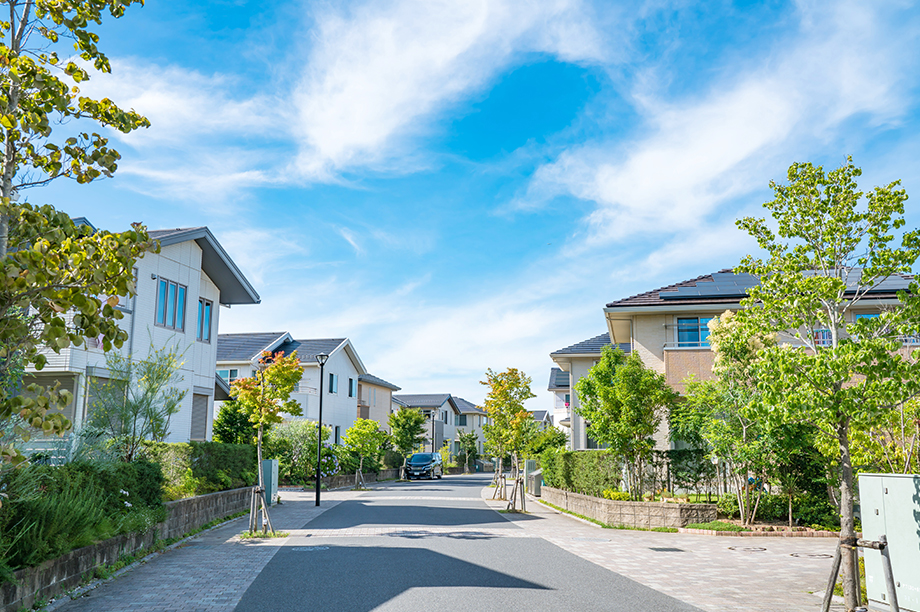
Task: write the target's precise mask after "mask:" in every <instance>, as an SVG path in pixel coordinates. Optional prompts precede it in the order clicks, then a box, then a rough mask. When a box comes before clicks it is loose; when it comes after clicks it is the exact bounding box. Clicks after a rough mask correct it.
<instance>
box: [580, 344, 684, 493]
mask: <svg viewBox="0 0 920 612" xmlns="http://www.w3.org/2000/svg"><path fill="white" fill-rule="evenodd" d="M575 392H576V393H578V399H579V401H580V403H581V405H580V406H579V407H578V409H577V410H576V412H578V414H580V415H581V416H582V417H583V418H584V419H585V421H586V422H587V423H588V432H589V433H590V434H591V437H593V438H594V439H595V440H597V441H598V442H600V443H602V444H606V445H607V446H608V447H609V448H610V449H611V450H612V451H613V452H615V453H616V454H617V455H619V456H620V457H622V459H623V461H624V462H625V463H626V465H627V467H628V477H629V492H630V495H631V496H632V498H633V499H635V500H638V499H641V498H642V493H643V490H642V488H643V475H644V468H645V465H646V464H647V463H648V461H649V458H650V457H651V454H652V450H653V449H654V448H655V441H654V439H653V438H652V436H653V435H654V434H655V431H657V429H658V425H659V424H660V423H661V419H662V417H663V416H664V415H665V414H667V413H668V411H669V409H670V407H671V406H672V405H673V403H674V401H675V399H676V398H677V394H676V393H675V392H674V391H673V390H672V389H671V388H670V387H669V386H668V384H667V383H666V382H665V379H664V376H663V375H662V374H659V373H658V372H655V371H654V370H652V369H650V368H647V367H646V366H645V364H644V363H642V359H640V357H639V355H638V353H632V354H631V355H629V357H626V356H625V355H624V354H623V352H622V351H621V350H619V349H613V348H611V347H610V346H605V347H604V348H603V350H602V352H601V359H600V361H598V363H597V365H595V366H594V367H592V368H591V369H590V370H588V375H587V376H584V377H582V378H581V379H579V381H578V382H577V383H576V385H575Z"/></svg>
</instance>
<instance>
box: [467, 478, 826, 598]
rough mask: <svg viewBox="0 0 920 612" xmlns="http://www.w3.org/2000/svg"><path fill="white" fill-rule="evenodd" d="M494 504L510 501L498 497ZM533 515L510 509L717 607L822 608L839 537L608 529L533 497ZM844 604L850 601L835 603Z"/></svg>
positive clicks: (623, 571) (577, 547)
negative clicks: (773, 536) (820, 594)
mask: <svg viewBox="0 0 920 612" xmlns="http://www.w3.org/2000/svg"><path fill="white" fill-rule="evenodd" d="M493 492H494V489H489V488H487V489H484V490H483V492H482V496H483V499H485V500H486V502H487V503H488V504H489V506H490V507H492V508H494V509H496V510H498V509H504V508H505V506H506V505H507V502H498V501H493V500H492V499H491V497H492V494H493ZM527 511H528V514H503V516H504V517H505V518H507V519H508V520H509V521H511V522H513V523H514V524H515V525H517V526H519V527H521V528H523V529H524V530H525V531H526V532H527V533H528V534H530V535H532V536H536V537H541V538H544V539H545V540H548V541H549V542H552V543H553V544H555V545H557V546H559V547H560V548H562V549H564V550H567V551H569V552H571V553H573V554H576V555H578V556H579V557H582V558H583V559H587V560H588V561H591V562H593V563H596V564H597V565H600V566H601V567H605V568H607V569H609V570H611V571H613V572H616V573H618V574H620V575H622V576H625V577H627V578H631V579H632V580H635V581H636V582H639V583H641V584H644V585H646V586H648V587H651V588H653V589H655V590H656V591H660V592H662V593H665V594H667V595H670V596H672V597H675V598H677V599H680V600H681V601H684V602H687V603H689V604H692V605H694V606H697V607H699V608H702V609H704V610H708V611H711V612H729V611H735V610H752V611H755V612H775V611H776V610H820V608H821V598H820V597H817V596H815V595H813V594H811V593H810V592H811V591H814V592H821V593H823V591H824V587H825V585H826V584H827V578H828V576H829V575H830V566H831V560H832V556H833V553H834V547H835V546H836V543H837V542H836V540H834V539H833V538H757V539H753V538H736V537H724V536H721V537H720V536H704V535H696V534H685V533H658V532H652V531H630V530H624V529H604V528H602V527H599V526H597V525H594V524H592V523H588V522H587V521H582V520H580V519H577V518H575V517H572V516H570V515H566V514H563V513H561V512H558V511H556V510H554V509H552V508H550V507H548V506H545V505H543V504H541V503H539V502H537V501H536V499H535V498H533V497H529V496H528V498H527ZM832 609H834V610H843V607H842V606H841V607H832Z"/></svg>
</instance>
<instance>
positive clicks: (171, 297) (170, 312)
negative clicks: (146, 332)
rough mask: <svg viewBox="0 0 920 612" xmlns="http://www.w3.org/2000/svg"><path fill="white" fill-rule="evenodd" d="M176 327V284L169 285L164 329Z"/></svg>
mask: <svg viewBox="0 0 920 612" xmlns="http://www.w3.org/2000/svg"><path fill="white" fill-rule="evenodd" d="M175 326H176V283H169V294H168V296H167V298H166V327H175Z"/></svg>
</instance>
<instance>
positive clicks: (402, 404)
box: [390, 395, 406, 408]
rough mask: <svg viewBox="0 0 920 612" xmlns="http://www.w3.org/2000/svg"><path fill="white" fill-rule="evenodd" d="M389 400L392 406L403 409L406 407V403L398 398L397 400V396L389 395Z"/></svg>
mask: <svg viewBox="0 0 920 612" xmlns="http://www.w3.org/2000/svg"><path fill="white" fill-rule="evenodd" d="M390 400H391V401H392V402H393V403H394V404H399V405H400V406H402V407H404V408H405V406H406V402H404V401H402V400H401V399H399V398H398V397H397V396H395V395H391V396H390Z"/></svg>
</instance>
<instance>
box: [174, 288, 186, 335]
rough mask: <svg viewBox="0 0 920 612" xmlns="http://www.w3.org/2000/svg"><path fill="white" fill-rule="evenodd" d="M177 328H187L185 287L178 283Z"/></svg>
mask: <svg viewBox="0 0 920 612" xmlns="http://www.w3.org/2000/svg"><path fill="white" fill-rule="evenodd" d="M176 329H185V287H183V286H182V285H178V290H177V291H176Z"/></svg>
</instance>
